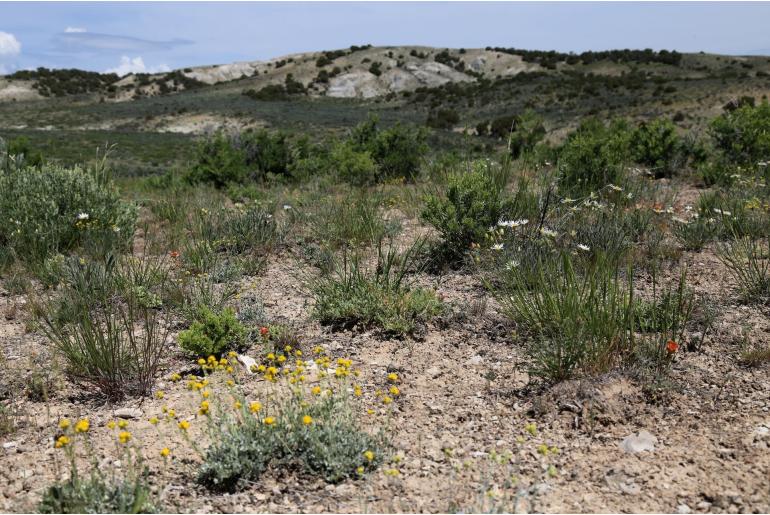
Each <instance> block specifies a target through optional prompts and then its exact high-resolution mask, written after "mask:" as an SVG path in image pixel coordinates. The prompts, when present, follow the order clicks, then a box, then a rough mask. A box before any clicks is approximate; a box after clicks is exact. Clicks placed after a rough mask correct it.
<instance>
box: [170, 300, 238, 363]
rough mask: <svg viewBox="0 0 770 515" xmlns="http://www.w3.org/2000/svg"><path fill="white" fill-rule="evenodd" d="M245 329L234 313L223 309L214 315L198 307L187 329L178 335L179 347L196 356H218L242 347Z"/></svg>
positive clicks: (206, 309)
mask: <svg viewBox="0 0 770 515" xmlns="http://www.w3.org/2000/svg"><path fill="white" fill-rule="evenodd" d="M245 339H246V329H245V328H244V327H243V325H242V324H241V323H240V322H239V321H238V318H237V317H236V316H235V312H234V311H233V310H232V309H230V308H225V309H224V310H222V311H221V312H219V313H215V312H214V311H212V310H211V309H209V308H208V307H206V306H199V307H198V310H197V313H196V317H195V320H194V321H193V323H192V325H191V326H190V328H189V329H187V330H185V331H182V332H181V333H179V336H178V341H179V346H180V347H182V348H183V349H184V350H186V351H188V352H191V353H193V354H195V355H196V356H204V357H205V356H212V355H213V356H219V355H221V354H222V353H223V352H225V351H227V350H231V349H237V348H239V347H241V346H243V344H244V342H245Z"/></svg>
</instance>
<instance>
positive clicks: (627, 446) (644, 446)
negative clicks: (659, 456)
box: [620, 430, 658, 453]
mask: <svg viewBox="0 0 770 515" xmlns="http://www.w3.org/2000/svg"><path fill="white" fill-rule="evenodd" d="M656 443H658V439H657V438H655V437H654V436H653V435H652V434H650V433H649V432H647V431H645V430H641V431H639V434H638V435H633V434H632V435H628V436H627V437H625V438H624V439H623V442H621V444H620V448H621V449H623V450H624V451H626V452H634V453H636V452H643V451H654V450H655V444H656Z"/></svg>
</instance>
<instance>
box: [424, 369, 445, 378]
mask: <svg viewBox="0 0 770 515" xmlns="http://www.w3.org/2000/svg"><path fill="white" fill-rule="evenodd" d="M425 375H427V376H428V377H430V378H431V379H436V378H437V377H438V376H440V375H441V369H440V368H439V367H430V368H429V369H428V370H426V371H425Z"/></svg>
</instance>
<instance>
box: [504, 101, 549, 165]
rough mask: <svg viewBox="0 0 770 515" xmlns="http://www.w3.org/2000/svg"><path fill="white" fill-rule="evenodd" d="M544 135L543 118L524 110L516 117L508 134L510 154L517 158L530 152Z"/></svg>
mask: <svg viewBox="0 0 770 515" xmlns="http://www.w3.org/2000/svg"><path fill="white" fill-rule="evenodd" d="M544 137H545V126H544V125H543V119H542V118H541V117H540V116H539V115H538V114H537V113H535V112H534V111H532V110H528V111H525V112H524V113H523V114H522V115H521V116H517V117H516V119H515V123H514V126H513V132H511V133H510V135H509V136H508V146H509V150H510V152H511V156H512V157H513V158H514V159H518V158H519V157H521V156H522V155H523V154H525V153H528V152H531V151H532V150H534V148H535V146H536V145H537V144H538V143H540V142H541V141H542V140H543V138H544Z"/></svg>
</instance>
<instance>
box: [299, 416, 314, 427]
mask: <svg viewBox="0 0 770 515" xmlns="http://www.w3.org/2000/svg"><path fill="white" fill-rule="evenodd" d="M302 423H303V424H305V425H306V426H309V425H310V424H312V423H313V417H311V416H310V415H305V416H304V417H302Z"/></svg>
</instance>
